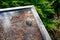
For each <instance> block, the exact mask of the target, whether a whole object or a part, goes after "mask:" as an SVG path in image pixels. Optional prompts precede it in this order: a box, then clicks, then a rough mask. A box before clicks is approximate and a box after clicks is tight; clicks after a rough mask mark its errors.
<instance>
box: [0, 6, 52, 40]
mask: <svg viewBox="0 0 60 40" xmlns="http://www.w3.org/2000/svg"><path fill="white" fill-rule="evenodd" d="M0 40H51V38H50V36H49V34H48V32H47V30H46V29H45V27H44V25H43V23H42V21H41V19H40V18H39V16H38V14H37V12H36V10H35V8H34V6H33V5H32V6H24V7H15V8H7V9H0Z"/></svg>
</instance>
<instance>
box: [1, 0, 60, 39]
mask: <svg viewBox="0 0 60 40" xmlns="http://www.w3.org/2000/svg"><path fill="white" fill-rule="evenodd" d="M25 5H34V6H35V8H36V10H37V12H38V14H39V16H40V17H41V19H42V21H43V23H44V25H45V27H46V29H47V30H48V32H49V34H50V36H51V38H52V40H57V37H56V35H55V34H56V32H59V31H60V30H59V29H60V21H59V20H60V19H59V16H60V7H59V5H60V0H0V9H2V8H10V7H18V6H25Z"/></svg>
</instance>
